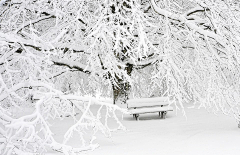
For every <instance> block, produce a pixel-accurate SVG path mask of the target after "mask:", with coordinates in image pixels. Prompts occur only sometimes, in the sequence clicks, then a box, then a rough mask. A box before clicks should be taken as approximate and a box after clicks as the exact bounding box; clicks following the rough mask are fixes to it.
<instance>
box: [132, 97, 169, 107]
mask: <svg viewBox="0 0 240 155" xmlns="http://www.w3.org/2000/svg"><path fill="white" fill-rule="evenodd" d="M161 105H163V106H164V105H169V102H168V97H154V98H139V99H129V100H127V106H128V108H139V107H149V106H161Z"/></svg>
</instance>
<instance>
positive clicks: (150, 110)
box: [128, 106, 173, 114]
mask: <svg viewBox="0 0 240 155" xmlns="http://www.w3.org/2000/svg"><path fill="white" fill-rule="evenodd" d="M161 111H173V107H171V106H164V107H157V106H156V107H151V108H149V107H142V108H137V109H133V108H131V109H129V110H128V112H130V114H144V113H154V112H161Z"/></svg>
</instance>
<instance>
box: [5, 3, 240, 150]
mask: <svg viewBox="0 0 240 155" xmlns="http://www.w3.org/2000/svg"><path fill="white" fill-rule="evenodd" d="M239 5H240V3H239V2H238V1H234V0H232V1H220V0H216V1H214V2H212V1H209V0H204V1H202V0H201V1H200V0H195V1H190V0H182V1H175V0H171V1H156V0H107V1H103V0H99V1H96V0H95V1H94V0H81V1H60V0H37V1H32V0H18V1H17V0H4V1H1V2H0V47H1V49H0V51H1V53H0V54H1V57H0V67H1V68H0V69H1V70H0V73H1V74H0V75H1V77H0V79H1V88H0V92H1V95H0V101H1V104H0V105H1V106H0V108H1V112H0V118H1V119H0V122H1V124H2V125H1V126H0V136H1V137H0V147H1V149H0V150H2V152H4V153H15V154H19V153H21V152H28V153H34V152H36V151H39V150H41V149H42V148H46V147H49V146H50V147H52V148H53V149H55V150H58V151H62V152H64V153H66V152H68V153H73V152H78V151H81V150H86V149H93V148H95V147H96V145H93V144H92V141H93V138H92V140H91V141H90V143H88V144H86V141H85V140H84V138H83V137H84V136H82V147H81V148H78V149H72V148H71V147H70V146H67V145H66V144H65V143H63V144H61V143H57V142H56V141H55V140H54V137H53V135H52V134H51V128H50V127H49V125H48V123H49V119H50V118H51V117H53V118H54V119H58V118H62V117H61V116H66V115H71V117H72V118H73V119H75V118H76V117H75V114H76V113H77V112H78V113H80V114H81V118H80V119H79V120H78V121H77V123H76V124H74V125H73V126H72V127H71V128H69V130H68V132H67V133H66V135H65V140H66V141H67V140H68V139H69V137H70V135H71V133H72V132H73V131H74V129H77V128H81V129H83V128H84V127H86V126H88V127H91V128H92V130H93V131H94V132H93V133H94V134H95V133H96V132H97V131H102V132H103V133H104V134H106V135H109V133H110V129H109V127H108V125H107V118H108V114H110V113H111V115H112V117H113V118H115V119H116V122H117V123H118V124H119V126H118V128H121V129H123V128H124V127H123V126H122V124H121V123H120V122H119V120H118V119H117V117H116V114H115V110H120V111H122V112H125V111H124V110H123V109H120V108H118V107H117V106H115V105H112V104H107V103H106V102H102V101H101V100H99V99H96V97H97V95H99V93H100V96H105V97H113V98H114V100H113V102H114V103H115V101H116V100H117V98H119V97H121V93H122V92H123V93H125V94H126V98H127V95H128V94H132V95H134V96H144V95H145V96H147V97H149V96H153V95H157V96H159V95H160V96H168V97H169V99H170V101H171V102H172V103H173V104H175V105H176V107H177V109H180V108H181V109H183V104H184V103H186V102H193V103H194V104H196V105H199V106H200V107H206V108H208V109H210V110H212V111H214V112H217V111H222V112H223V113H225V114H232V115H233V116H234V117H235V118H236V120H237V121H239V120H240V117H239V113H240V111H239V94H240V92H239V91H240V89H239V84H240V82H239V76H240V75H239V74H240V72H239V58H240V57H239V51H240V50H239V49H240V48H239V47H240V46H239V45H240V44H239V42H240V28H239V26H240V24H239V19H240V10H239ZM159 90H160V91H159ZM86 94H91V95H92V96H93V97H84V95H86ZM94 103H96V104H99V105H100V108H99V110H98V114H97V115H94V114H93V113H92V112H91V109H90V106H91V105H92V104H94ZM103 106H106V108H107V109H108V110H107V114H106V119H105V120H106V121H105V122H103V121H101V119H100V116H101V115H102V113H104V110H103V108H102V107H103ZM23 107H25V108H23ZM26 107H33V109H35V110H32V111H31V112H30V113H31V114H29V115H24V116H19V115H16V110H19V111H21V110H24V109H26ZM179 107H180V108H179ZM73 111H75V112H73ZM183 112H184V110H183ZM38 125H40V127H39V128H37V126H38ZM78 131H79V134H80V135H83V132H82V131H81V130H78ZM37 132H38V133H39V134H37ZM40 133H41V134H40ZM94 134H93V135H94ZM42 135H43V136H42ZM93 137H94V136H93ZM20 138H23V140H20ZM38 144H43V145H38ZM39 146H40V147H42V148H39ZM42 150H43V149H42ZM71 150H73V152H71Z"/></svg>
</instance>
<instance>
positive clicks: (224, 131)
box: [49, 105, 240, 155]
mask: <svg viewBox="0 0 240 155" xmlns="http://www.w3.org/2000/svg"><path fill="white" fill-rule="evenodd" d="M121 106H123V107H125V108H126V105H121ZM187 107H190V105H188V106H187ZM187 107H186V109H185V111H186V113H187V118H186V117H184V116H183V115H182V114H180V113H178V114H177V115H176V111H174V112H168V114H167V118H166V119H161V118H160V117H159V116H158V113H149V114H142V115H141V116H140V120H139V121H136V120H135V119H134V118H133V117H132V115H129V114H124V115H122V114H120V113H117V115H118V117H119V118H121V117H122V123H123V124H124V125H125V126H126V128H127V131H116V132H113V133H112V137H111V138H106V137H104V136H103V135H102V134H100V133H99V134H97V135H96V138H97V139H96V140H95V141H94V143H98V144H99V145H100V147H99V148H97V149H96V150H93V151H88V152H84V153H83V154H86V155H146V154H151V155H159V154H164V155H214V154H217V155H228V154H229V155H238V154H239V152H240V147H239V144H240V129H239V128H238V127H237V123H236V122H235V120H234V118H232V117H228V116H225V115H223V114H218V115H214V114H212V113H209V112H207V111H206V110H205V109H203V108H202V109H196V108H192V107H191V108H187ZM92 108H94V107H92ZM95 108H97V107H95ZM110 123H114V121H112V122H110ZM54 124H55V127H54V130H55V132H54V133H56V140H57V141H61V138H60V137H61V136H60V135H63V133H64V130H66V129H67V126H69V125H70V124H71V122H70V121H67V120H66V121H65V122H54ZM54 124H53V125H54ZM112 125H113V126H114V124H112ZM79 141H80V140H79V139H78V137H77V136H74V137H73V140H72V141H70V142H69V143H70V144H71V145H73V146H77V145H78V143H79ZM49 153H51V154H60V153H54V152H49Z"/></svg>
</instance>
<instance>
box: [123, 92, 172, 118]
mask: <svg viewBox="0 0 240 155" xmlns="http://www.w3.org/2000/svg"><path fill="white" fill-rule="evenodd" d="M127 108H128V112H129V113H130V114H131V115H133V117H135V118H136V120H139V114H144V113H154V112H159V116H160V117H161V118H164V119H165V118H166V114H167V111H173V107H171V106H169V102H168V98H167V97H155V98H139V99H129V100H127Z"/></svg>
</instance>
